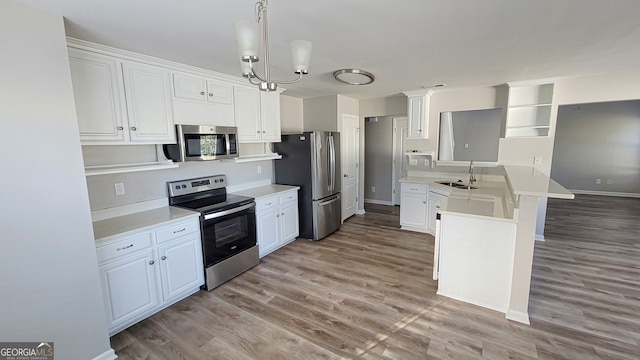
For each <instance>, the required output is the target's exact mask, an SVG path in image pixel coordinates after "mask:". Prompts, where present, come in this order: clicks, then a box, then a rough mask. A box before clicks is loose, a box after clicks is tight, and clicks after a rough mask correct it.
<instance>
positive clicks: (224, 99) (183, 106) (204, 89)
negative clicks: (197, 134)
mask: <svg viewBox="0 0 640 360" xmlns="http://www.w3.org/2000/svg"><path fill="white" fill-rule="evenodd" d="M173 108H174V109H173V110H174V118H175V123H176V124H187V125H214V126H236V120H235V118H234V108H233V85H232V84H229V83H225V82H223V81H219V80H215V79H209V78H204V77H201V76H196V75H191V74H184V73H174V74H173Z"/></svg>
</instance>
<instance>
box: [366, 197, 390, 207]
mask: <svg viewBox="0 0 640 360" xmlns="http://www.w3.org/2000/svg"><path fill="white" fill-rule="evenodd" d="M364 202H365V203H370V204H377V205H390V206H393V203H392V202H391V201H386V200H376V199H364Z"/></svg>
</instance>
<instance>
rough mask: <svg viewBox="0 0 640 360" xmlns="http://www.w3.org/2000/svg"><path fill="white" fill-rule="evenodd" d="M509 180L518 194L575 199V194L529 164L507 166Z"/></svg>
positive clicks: (514, 191)
mask: <svg viewBox="0 0 640 360" xmlns="http://www.w3.org/2000/svg"><path fill="white" fill-rule="evenodd" d="M504 169H505V171H506V173H507V181H508V182H509V185H510V186H511V189H512V190H513V193H514V194H516V195H530V196H540V197H550V198H559V199H573V198H574V197H575V195H573V193H571V192H570V191H569V190H567V189H565V188H564V187H563V186H562V185H560V184H558V183H557V182H555V181H554V180H553V179H551V178H549V177H548V176H547V175H545V174H543V173H542V172H540V171H539V170H537V169H536V168H533V167H528V166H505V167H504Z"/></svg>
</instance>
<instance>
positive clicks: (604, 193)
mask: <svg viewBox="0 0 640 360" xmlns="http://www.w3.org/2000/svg"><path fill="white" fill-rule="evenodd" d="M569 191H571V192H572V193H574V194H578V195H600V196H617V197H630V198H640V194H638V193H624V192H609V191H591V190H573V189H572V190H569Z"/></svg>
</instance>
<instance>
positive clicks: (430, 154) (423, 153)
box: [404, 151, 436, 167]
mask: <svg viewBox="0 0 640 360" xmlns="http://www.w3.org/2000/svg"><path fill="white" fill-rule="evenodd" d="M404 154H405V155H406V156H407V157H408V158H409V161H408V164H409V165H411V166H417V165H422V164H421V163H420V162H418V163H416V164H411V157H412V156H421V157H422V156H424V157H429V158H430V160H429V165H426V164H425V166H429V167H433V163H434V160H435V158H436V152H435V151H421V152H413V151H407V152H405V153H404ZM425 162H426V159H425Z"/></svg>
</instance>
